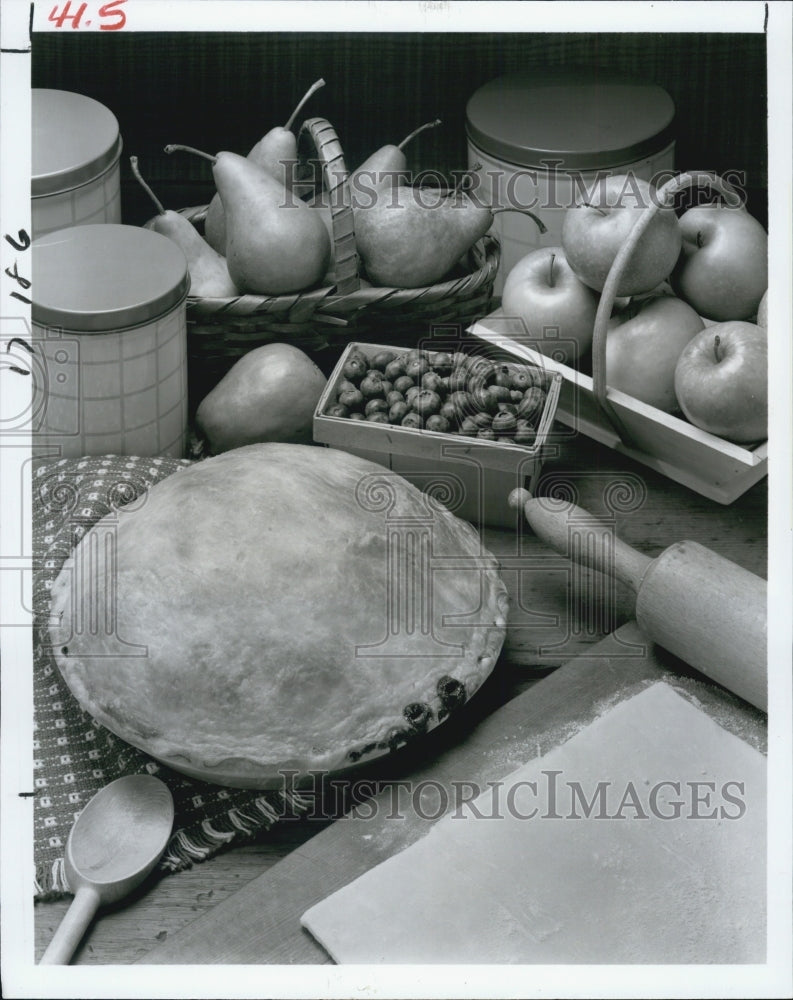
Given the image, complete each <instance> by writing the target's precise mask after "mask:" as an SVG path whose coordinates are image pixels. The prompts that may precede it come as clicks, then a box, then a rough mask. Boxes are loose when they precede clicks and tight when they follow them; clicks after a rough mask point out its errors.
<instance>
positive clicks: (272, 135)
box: [204, 79, 325, 253]
mask: <svg viewBox="0 0 793 1000" xmlns="http://www.w3.org/2000/svg"><path fill="white" fill-rule="evenodd" d="M324 86H325V81H324V80H322V79H319V80H317V81H316V82H315V83H313V84H312V85H311V86H310V87H309V89H308V90H307V91H306V93H305V94H304V95H303V97H302V98H301V100H300V103H299V104H298V105H297V107H296V108H295V110H294V111H293V112H292V114H291V115H290V116H289V119H288V121H287V123H286V125H283V126H281V125H276V126H275V127H274V128H271V129H270V131H269V132H268V133H267V134H266V135H264V136H262V138H261V139H259V141H258V142H257V143H256V145H255V146H254V147H253V148H252V149H251V151H250V152H249V153H248V158H249V159H250V160H253V162H254V163H258V164H259V165H260V166H262V167H264V168H265V170H268V171H269V172H270V173H271V174H272V175H273V177H275V178H277V179H278V180H280V181H281V183H282V184H283V185H284V186H285V187H286V188H287V189H288V190H290V191H291V189H292V182H293V180H294V176H293V171H294V166H295V164H296V163H297V138H296V137H295V134H294V132H293V131H292V127H293V126H294V123H295V119H296V118H297V116H298V115H299V114H300V112H301V111H302V110H303V107H304V106H305V104H306V102H307V101H308V99H309V98H310V97H311V96H312V94H315V93H316V92H317V91H318V90H320V88H322V87H324ZM204 235H205V237H206V240H207V242H208V243H209V245H210V246H212V247H214V249H215V250H217V251H218V253H225V252H226V220H225V217H224V209H223V202H222V201H221V198H220V195H219V194H215V195H214V197H213V198H212V200H211V201H210V203H209V207H208V208H207V214H206V219H205V220H204Z"/></svg>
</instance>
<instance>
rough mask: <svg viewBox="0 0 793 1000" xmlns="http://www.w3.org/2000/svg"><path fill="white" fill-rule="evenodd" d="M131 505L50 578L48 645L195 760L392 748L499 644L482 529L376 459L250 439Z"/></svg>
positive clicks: (189, 763)
mask: <svg viewBox="0 0 793 1000" xmlns="http://www.w3.org/2000/svg"><path fill="white" fill-rule="evenodd" d="M131 506H132V507H134V509H124V508H122V509H121V510H120V511H118V512H114V513H113V514H111V515H109V516H108V517H106V518H104V519H103V520H102V521H100V522H99V523H98V524H97V525H95V526H94V527H93V528H92V529H91V531H89V532H88V533H87V534H86V535H85V536H84V537H83V539H82V540H81V541H80V543H79V545H78V546H77V547H76V549H75V550H74V552H73V554H72V556H71V557H70V559H69V560H68V561H67V562H66V563H65V565H64V567H63V570H62V571H61V573H60V575H59V576H58V578H57V580H56V582H55V584H54V585H53V589H52V618H51V625H50V638H51V641H52V645H53V654H54V656H55V659H56V662H57V664H58V667H59V669H60V671H61V673H62V674H63V676H64V678H65V680H66V682H67V684H68V685H69V688H70V689H71V691H72V692H73V694H74V696H75V697H76V699H77V701H78V702H79V703H80V705H81V706H82V707H83V708H84V709H85V710H87V711H88V712H89V713H90V714H91V715H92V716H94V717H95V718H96V719H97V720H98V721H99V722H100V723H101V724H102V725H104V726H106V727H107V728H108V729H109V730H111V731H112V732H114V733H116V734H117V735H118V736H119V737H121V738H122V739H124V740H126V741H127V742H129V743H131V744H133V745H134V746H136V747H138V748H139V749H141V750H143V751H145V752H146V753H148V754H150V755H151V756H152V757H154V758H156V759H158V760H160V761H162V762H163V763H165V764H168V765H169V766H171V767H173V768H175V769H176V770H178V771H181V772H183V773H185V774H187V775H190V776H191V777H194V778H199V779H202V780H206V781H211V782H216V783H219V784H225V785H232V786H238V787H250V788H266V787H272V786H273V785H277V784H281V783H282V782H283V780H284V779H283V774H284V772H290V773H291V772H297V773H298V774H299V775H305V774H307V773H309V772H316V771H327V772H333V771H338V770H344V769H346V768H348V767H350V766H352V765H355V764H358V763H362V762H365V761H368V760H370V759H372V758H374V757H376V756H379V755H382V754H385V753H389V752H390V751H392V750H394V749H397V748H398V747H400V746H402V745H404V744H405V743H407V742H408V741H409V740H411V739H412V738H414V737H417V736H420V735H421V734H422V733H425V732H427V731H429V730H430V729H432V728H434V727H435V726H437V725H438V724H439V723H441V722H442V721H443V720H444V719H445V718H446V717H447V716H448V715H449V714H450V713H451V712H453V711H454V710H455V709H456V708H457V707H459V706H460V705H462V704H463V703H465V702H466V701H467V700H468V699H469V698H470V697H471V695H473V693H474V692H475V691H476V690H477V688H479V686H480V685H481V684H482V682H483V680H484V679H485V678H486V677H487V676H488V674H489V673H490V672H491V670H492V669H493V667H494V665H495V662H496V660H497V658H498V655H499V653H500V651H501V647H502V644H503V641H504V634H505V628H506V615H507V609H508V598H507V591H506V588H505V586H504V583H503V581H502V580H501V578H500V576H499V572H498V565H497V562H496V560H495V558H494V557H493V556H492V555H491V554H490V553H489V552H487V551H486V550H484V548H483V547H482V544H481V540H480V537H479V535H478V533H477V532H476V531H475V530H474V529H473V528H472V527H471V525H469V524H468V523H466V522H464V521H461V520H459V519H458V518H456V517H454V516H453V515H452V514H450V513H449V512H448V511H447V510H446V509H445V508H443V507H442V506H441V505H440V504H438V503H435V502H434V501H432V499H431V498H429V497H428V496H427V494H426V493H422V492H421V491H419V490H418V489H416V488H415V487H414V486H412V485H411V484H410V483H408V482H407V480H405V479H403V478H402V477H400V476H398V475H396V474H395V473H391V472H389V471H388V470H387V469H384V468H382V467H381V466H379V465H375V464H373V463H371V462H368V461H366V460H364V459H361V458H358V457H355V456H352V455H349V454H347V453H345V452H341V451H337V450H335V449H331V448H320V447H314V446H310V445H286V444H262V445H250V446H248V447H245V448H240V449H236V450H234V451H229V452H226V453H224V454H221V455H219V456H217V457H215V458H211V459H207V460H206V461H203V462H200V463H197V464H195V465H193V466H190V467H188V468H186V469H184V470H180V471H178V472H177V473H175V474H174V475H172V476H170V477H169V478H167V479H165V480H163V481H162V482H160V483H158V484H156V485H155V486H154V487H152V489H151V490H150V491H149V492H148V493H147V494H145V496H144V497H143V498H142V499H141V500H139V501H136V503H135V504H134V505H131Z"/></svg>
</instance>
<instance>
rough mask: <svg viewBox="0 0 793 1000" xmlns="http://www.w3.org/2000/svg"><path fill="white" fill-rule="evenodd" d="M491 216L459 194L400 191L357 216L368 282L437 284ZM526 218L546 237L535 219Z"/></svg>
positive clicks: (358, 240)
mask: <svg viewBox="0 0 793 1000" xmlns="http://www.w3.org/2000/svg"><path fill="white" fill-rule="evenodd" d="M495 211H501V209H497V210H495ZM495 211H494V210H493V209H492V208H490V207H489V206H487V205H483V204H481V203H480V202H479V201H478V200H477V199H475V198H473V197H472V196H471V195H469V194H466V193H465V192H464V191H462V190H459V189H455V190H453V191H451V192H449V193H444V192H442V191H439V190H437V189H429V188H413V187H407V186H406V185H400V186H398V187H397V188H395V189H394V191H393V192H391V193H389V196H388V198H381V199H379V200H378V201H375V202H374V204H372V205H370V206H369V207H368V208H359V209H357V210H356V212H355V239H356V243H357V245H358V251H359V253H360V255H361V260H362V262H363V264H364V267H365V268H366V274H367V277H368V278H369V280H370V281H371V282H372V284H374V285H386V286H390V287H394V288H422V287H424V286H426V285H433V284H435V283H436V282H438V281H440V280H441V279H442V278H443V277H445V276H446V275H447V274H448V273H449V271H450V270H451V269H452V267H453V266H454V264H455V263H456V262H457V261H458V260H459V258H460V257H462V256H463V255H464V254H465V253H466V252H467V251H468V250H470V248H471V247H472V246H473V245H474V244H475V243H476V242H477V240H479V239H481V238H482V237H483V236H484V235H485V233H486V232H487V231H488V229H490V227H491V225H492V224H493V219H494V215H495ZM524 214H526V215H529V216H531V218H533V219H534V221H535V223H536V224H537V225H538V226H539V228H540V231H541V232H545V226H544V225H543V224H542V222H540V220H539V219H538V218H537V217H536V216H534V215H532V213H531V212H525V213H524Z"/></svg>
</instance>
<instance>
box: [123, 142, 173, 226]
mask: <svg viewBox="0 0 793 1000" xmlns="http://www.w3.org/2000/svg"><path fill="white" fill-rule="evenodd" d="M129 164H130V166H131V167H132V174H133V176H134V177H135V180H136V181H137V182H138V183H139V184H140V186H141V187H142V188H143V190H144V191H145V192H146V194H147V195H148V196H149V197H150V198H151V200H152V201H153V202H154V204H155V205H156V206H157V214H158V215H165V208H164V207H163V204H162V202H161V201H160V199H159V198H158V197H157V195H156V194H155V193H154V192H153V191H152V189H151V188H150V187H149V185H148V184H147V183H146V181H144V179H143V178H142V177H141V175H140V170H138V158H137V156H130V158H129Z"/></svg>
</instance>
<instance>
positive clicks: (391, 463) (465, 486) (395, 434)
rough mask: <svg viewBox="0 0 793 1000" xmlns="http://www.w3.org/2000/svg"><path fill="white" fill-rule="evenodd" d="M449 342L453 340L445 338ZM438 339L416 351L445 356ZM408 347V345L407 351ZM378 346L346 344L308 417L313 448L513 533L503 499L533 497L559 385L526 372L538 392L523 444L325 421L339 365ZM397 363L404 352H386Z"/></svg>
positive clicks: (503, 354)
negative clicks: (529, 436)
mask: <svg viewBox="0 0 793 1000" xmlns="http://www.w3.org/2000/svg"><path fill="white" fill-rule="evenodd" d="M451 339H454V338H451ZM447 343H448V342H445V341H444V340H443V338H439V337H435V338H433V339H432V340H429V339H425V340H424V341H422V342H421V343H420V344H419V346H420V348H421V349H424V350H426V349H429V353H430V354H431V353H433V352H434V350H440V349H443V350H446V349H447V347H446V344H447ZM415 346H416V345H414V347H415ZM382 349H384V348H383V345H378V344H367V343H357V342H352V343H350V344H348V345H347V347H346V348H345V350H344V352H343V353H342V356H341V358H340V359H339V362H338V364H337V365H336V368H335V370H334V372H333V374H332V375H331V377H330V379H329V380H328V383H327V385H326V387H325V390H324V392H323V394H322V396H321V397H320V399H319V402H318V403H317V408H316V410H315V412H314V442H315V443H316V444H325V445H329V446H330V447H334V448H340V449H341V450H342V451H348V452H351V453H352V454H354V455H359V456H360V457H361V458H366V459H368V460H369V461H372V462H376V463H377V464H378V465H382V466H384V467H385V468H386V469H389V470H390V471H391V472H392V473H398V474H399V475H400V476H402V477H404V478H405V479H407V480H409V481H410V482H412V483H413V484H414V485H415V486H417V487H418V488H419V489H421V490H422V491H423V492H424V493H426V494H427V495H428V497H429V498H430V501H429V506H428V510H431V507H432V504H433V503H440V504H443V506H445V507H447V508H448V509H449V510H451V511H452V513H454V514H456V515H457V516H458V517H461V518H463V519H464V520H467V521H470V522H471V523H472V524H473V525H474V526H475V527H476V528H477V529H481V528H482V527H484V526H486V525H489V526H491V527H497V528H508V529H512V530H515V529H516V528H517V526H518V524H519V523H520V521H521V517H522V515H521V513H520V512H519V511H517V510H516V509H515V508H513V507H510V505H509V502H508V499H509V494H510V493H511V492H512V490H514V489H515V488H517V487H524V488H528V489H529V490H532V489H534V487H535V485H536V483H537V480H538V479H539V476H540V472H541V471H542V465H543V461H544V459H545V457H546V455H547V453H548V452H549V450H550V448H552V447H553V446H552V445H551V444H550V439H551V436H552V433H551V432H552V427H553V422H554V417H555V414H556V407H557V403H558V400H559V391H560V388H561V385H562V377H561V375H559V374H558V373H556V372H553V371H550V370H549V369H548V367H547V366H546V365H545V360H544V359H543V358H539V359H538V361H537V362H535V363H533V364H532V365H531V366H530V367H531V368H532V369H533V370H534V371H535V372H537V373H539V375H540V378H541V380H542V384H543V386H544V393H545V397H544V402H543V404H542V407H541V409H540V410H539V412H538V413H537V414H536V415H535V418H534V423H535V437H534V440H533V441H532V443H531V444H518V443H516V442H512V441H508V440H505V439H499V440H486V439H484V438H481V437H468V436H461V435H460V434H459V433H458V434H453V433H445V432H441V431H435V430H429V429H427V428H421V429H418V428H414V427H408V426H401V425H399V424H391V423H370V422H369V421H367V420H351V419H349V418H348V417H345V416H337V415H334V413H333V409H332V407H333V404H334V403H335V402H336V399H337V396H338V392H339V387H340V385H341V383H342V382H343V381H344V379H345V374H344V371H345V365H346V363H347V361H348V359H349V357H350V356H351V355H352V354H353V353H358V352H360V353H362V354H363V355H364V356H366V357H367V358H368V359H370V360H372V359H373V358H375V356H376V355H377V353H378V351H379V350H382ZM451 349H452V350H460V351H462V352H463V353H465V354H467V355H469V356H473V357H475V358H477V359H479V360H481V361H485V362H487V363H492V364H493V365H494V366H495V365H496V364H502V363H509V364H512V365H514V364H516V363H517V364H518V365H520V364H521V362H522V360H523V359H522V358H521V357H519V356H516V355H515V354H513V353H512V352H511V351H510V350H509V349H499V348H493V347H491V346H489V345H487V344H482V343H479V344H476V343H473V342H469V341H468V340H467V339H465V340H458V341H457V343H455V344H454V347H453V348H451ZM390 350H391V352H392V353H394V354H395V355H397V356H401V355H406V354H408V348H406V347H404V346H400V345H391V346H390Z"/></svg>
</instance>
